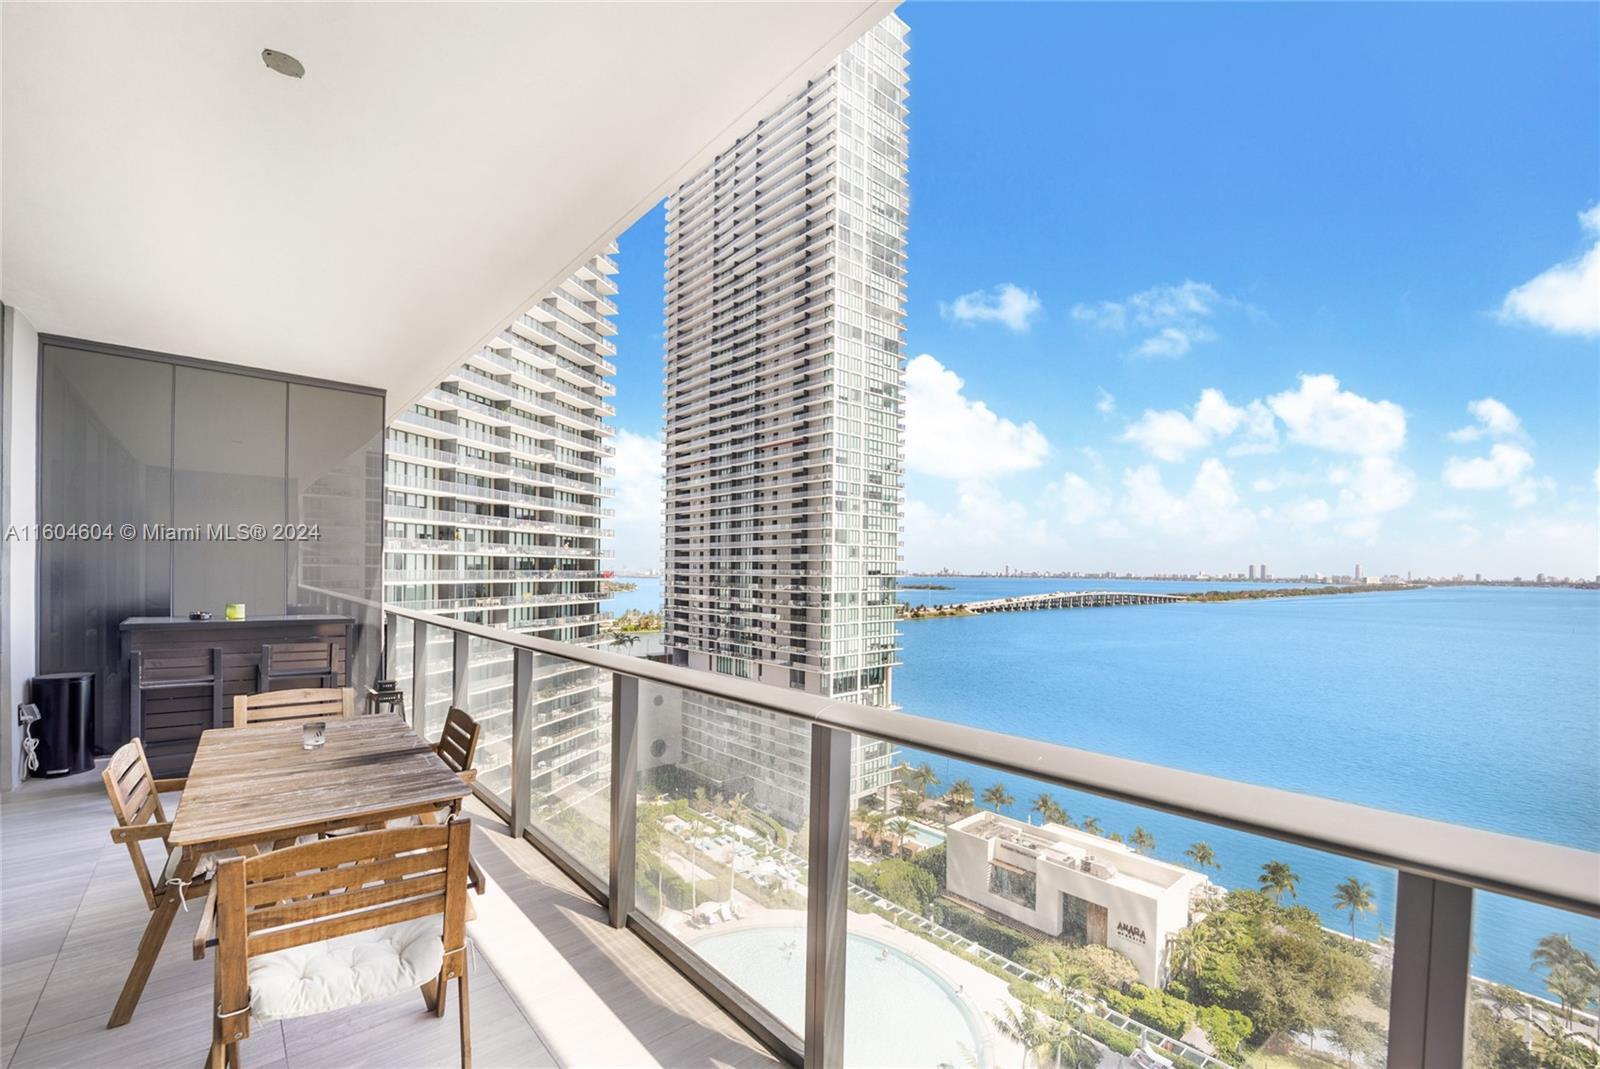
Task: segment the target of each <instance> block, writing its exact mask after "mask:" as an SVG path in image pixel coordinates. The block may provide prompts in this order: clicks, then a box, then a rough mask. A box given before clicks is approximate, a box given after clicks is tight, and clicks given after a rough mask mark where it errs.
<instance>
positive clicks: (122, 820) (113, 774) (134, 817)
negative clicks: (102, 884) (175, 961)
mask: <svg viewBox="0 0 1600 1069" xmlns="http://www.w3.org/2000/svg"><path fill="white" fill-rule="evenodd" d="M100 778H101V779H102V780H104V781H105V785H106V794H108V795H110V797H111V812H112V813H113V814H114V815H115V816H116V818H117V826H116V827H114V828H112V829H111V841H112V842H118V843H122V844H124V845H125V846H127V848H128V856H129V857H131V858H132V859H133V871H134V874H135V875H136V876H138V877H139V889H140V890H141V891H143V892H144V904H145V905H146V906H147V907H148V908H149V909H150V910H151V911H152V912H154V911H155V909H156V907H157V906H159V905H160V904H161V903H162V901H163V900H164V899H165V897H166V896H167V895H168V894H170V893H172V892H173V891H174V890H175V889H178V888H174V887H173V886H172V885H170V884H168V882H167V881H168V880H169V879H171V878H172V873H173V872H174V871H176V869H177V867H178V856H179V851H177V850H174V849H173V848H172V844H170V843H169V842H167V833H168V832H170V831H171V830H172V821H170V820H168V819H167V811H166V809H165V808H164V807H163V806H162V804H161V793H162V792H163V791H181V790H183V788H184V785H185V784H186V783H187V782H188V781H187V780H183V779H156V778H155V777H154V776H152V775H151V774H150V762H149V761H148V760H146V759H145V755H144V743H143V742H141V741H140V740H138V739H134V740H133V741H131V742H128V743H125V744H124V745H123V746H122V747H120V748H119V749H118V750H117V752H116V753H114V754H112V755H111V760H110V761H108V762H107V763H106V767H105V771H104V772H102V773H101V774H100ZM151 839H159V840H160V841H161V848H162V850H164V851H165V852H166V859H165V863H164V864H163V866H162V869H161V872H160V873H159V874H157V875H155V876H152V875H151V874H150V864H149V860H148V859H147V858H146V857H145V853H144V845H143V844H144V843H146V842H148V841H149V840H151ZM202 881H203V877H202V878H200V879H199V880H197V881H196V882H195V883H194V884H193V885H192V886H188V887H183V888H181V891H182V893H183V897H185V898H198V897H199V896H201V895H203V894H205V892H206V887H205V884H204V882H202ZM157 950H159V948H157ZM143 953H144V948H143V947H141V948H140V954H141V955H142V954H143Z"/></svg>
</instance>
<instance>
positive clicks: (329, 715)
mask: <svg viewBox="0 0 1600 1069" xmlns="http://www.w3.org/2000/svg"><path fill="white" fill-rule="evenodd" d="M354 715H355V691H354V690H352V689H351V688H349V687H331V688H330V687H312V688H305V687H303V688H300V689H298V690H269V691H265V692H263V693H260V694H240V695H237V696H236V697H235V698H234V699H233V726H234V727H236V728H241V727H249V726H250V725H252V724H282V723H287V722H292V721H297V720H335V719H339V718H341V717H349V716H354Z"/></svg>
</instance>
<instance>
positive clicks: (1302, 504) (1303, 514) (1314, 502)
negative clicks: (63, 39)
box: [1284, 497, 1333, 527]
mask: <svg viewBox="0 0 1600 1069" xmlns="http://www.w3.org/2000/svg"><path fill="white" fill-rule="evenodd" d="M1284 514H1285V515H1287V516H1288V517H1289V519H1290V520H1291V521H1292V522H1294V523H1298V524H1303V525H1305V526H1307V527H1311V526H1315V525H1316V524H1319V523H1327V522H1328V521H1329V520H1331V519H1333V506H1332V505H1330V504H1328V503H1327V502H1326V501H1324V500H1323V499H1322V498H1320V497H1307V498H1301V499H1300V500H1299V501H1296V502H1295V503H1294V504H1292V505H1290V506H1289V507H1288V508H1287V509H1285V510H1284Z"/></svg>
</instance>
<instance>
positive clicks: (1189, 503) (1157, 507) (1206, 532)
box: [1122, 457, 1256, 542]
mask: <svg viewBox="0 0 1600 1069" xmlns="http://www.w3.org/2000/svg"><path fill="white" fill-rule="evenodd" d="M1122 484H1123V486H1124V487H1125V488H1126V489H1127V492H1128V497H1127V500H1126V502H1125V504H1124V511H1125V515H1126V516H1127V519H1128V520H1129V521H1130V522H1131V523H1134V524H1137V525H1139V526H1143V527H1155V528H1159V529H1160V530H1161V531H1162V532H1163V533H1164V534H1166V535H1168V536H1172V537H1182V538H1198V539H1200V540H1202V541H1205V542H1237V541H1239V540H1241V539H1244V538H1248V537H1250V536H1251V535H1253V534H1255V532H1256V517H1255V515H1254V513H1252V512H1251V511H1250V510H1249V509H1248V508H1244V507H1242V506H1241V505H1240V503H1239V492H1238V491H1237V490H1235V489H1234V486H1233V475H1232V473H1231V472H1229V471H1228V469H1227V468H1226V467H1225V466H1224V465H1223V463H1222V461H1220V460H1218V459H1217V458H1216V457H1208V458H1206V459H1205V460H1204V461H1202V462H1201V464H1200V469H1199V471H1197V472H1196V473H1195V477H1194V484H1193V485H1192V486H1190V487H1189V489H1188V491H1187V492H1185V493H1184V494H1182V495H1181V496H1180V495H1176V494H1173V493H1172V492H1170V491H1169V490H1168V489H1167V488H1166V486H1165V485H1164V484H1163V482H1162V479H1161V472H1160V471H1158V470H1157V469H1156V468H1155V466H1154V465H1150V464H1145V465H1143V466H1142V467H1139V468H1135V469H1134V470H1132V471H1130V472H1128V473H1126V474H1125V475H1124V476H1123V479H1122Z"/></svg>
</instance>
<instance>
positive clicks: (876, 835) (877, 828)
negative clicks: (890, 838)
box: [861, 807, 889, 846]
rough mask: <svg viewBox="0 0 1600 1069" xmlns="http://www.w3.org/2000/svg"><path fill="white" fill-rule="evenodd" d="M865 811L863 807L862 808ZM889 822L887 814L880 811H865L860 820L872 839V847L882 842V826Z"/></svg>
mask: <svg viewBox="0 0 1600 1069" xmlns="http://www.w3.org/2000/svg"><path fill="white" fill-rule="evenodd" d="M863 808H864V809H865V807H863ZM888 822H889V814H887V813H885V812H884V811H883V810H881V809H867V810H866V812H865V815H864V816H863V817H862V818H861V823H863V824H865V825H866V826H867V834H868V835H870V836H871V837H872V842H873V845H875V846H876V845H877V844H878V843H880V842H882V841H883V826H884V825H885V824H887V823H888Z"/></svg>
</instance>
